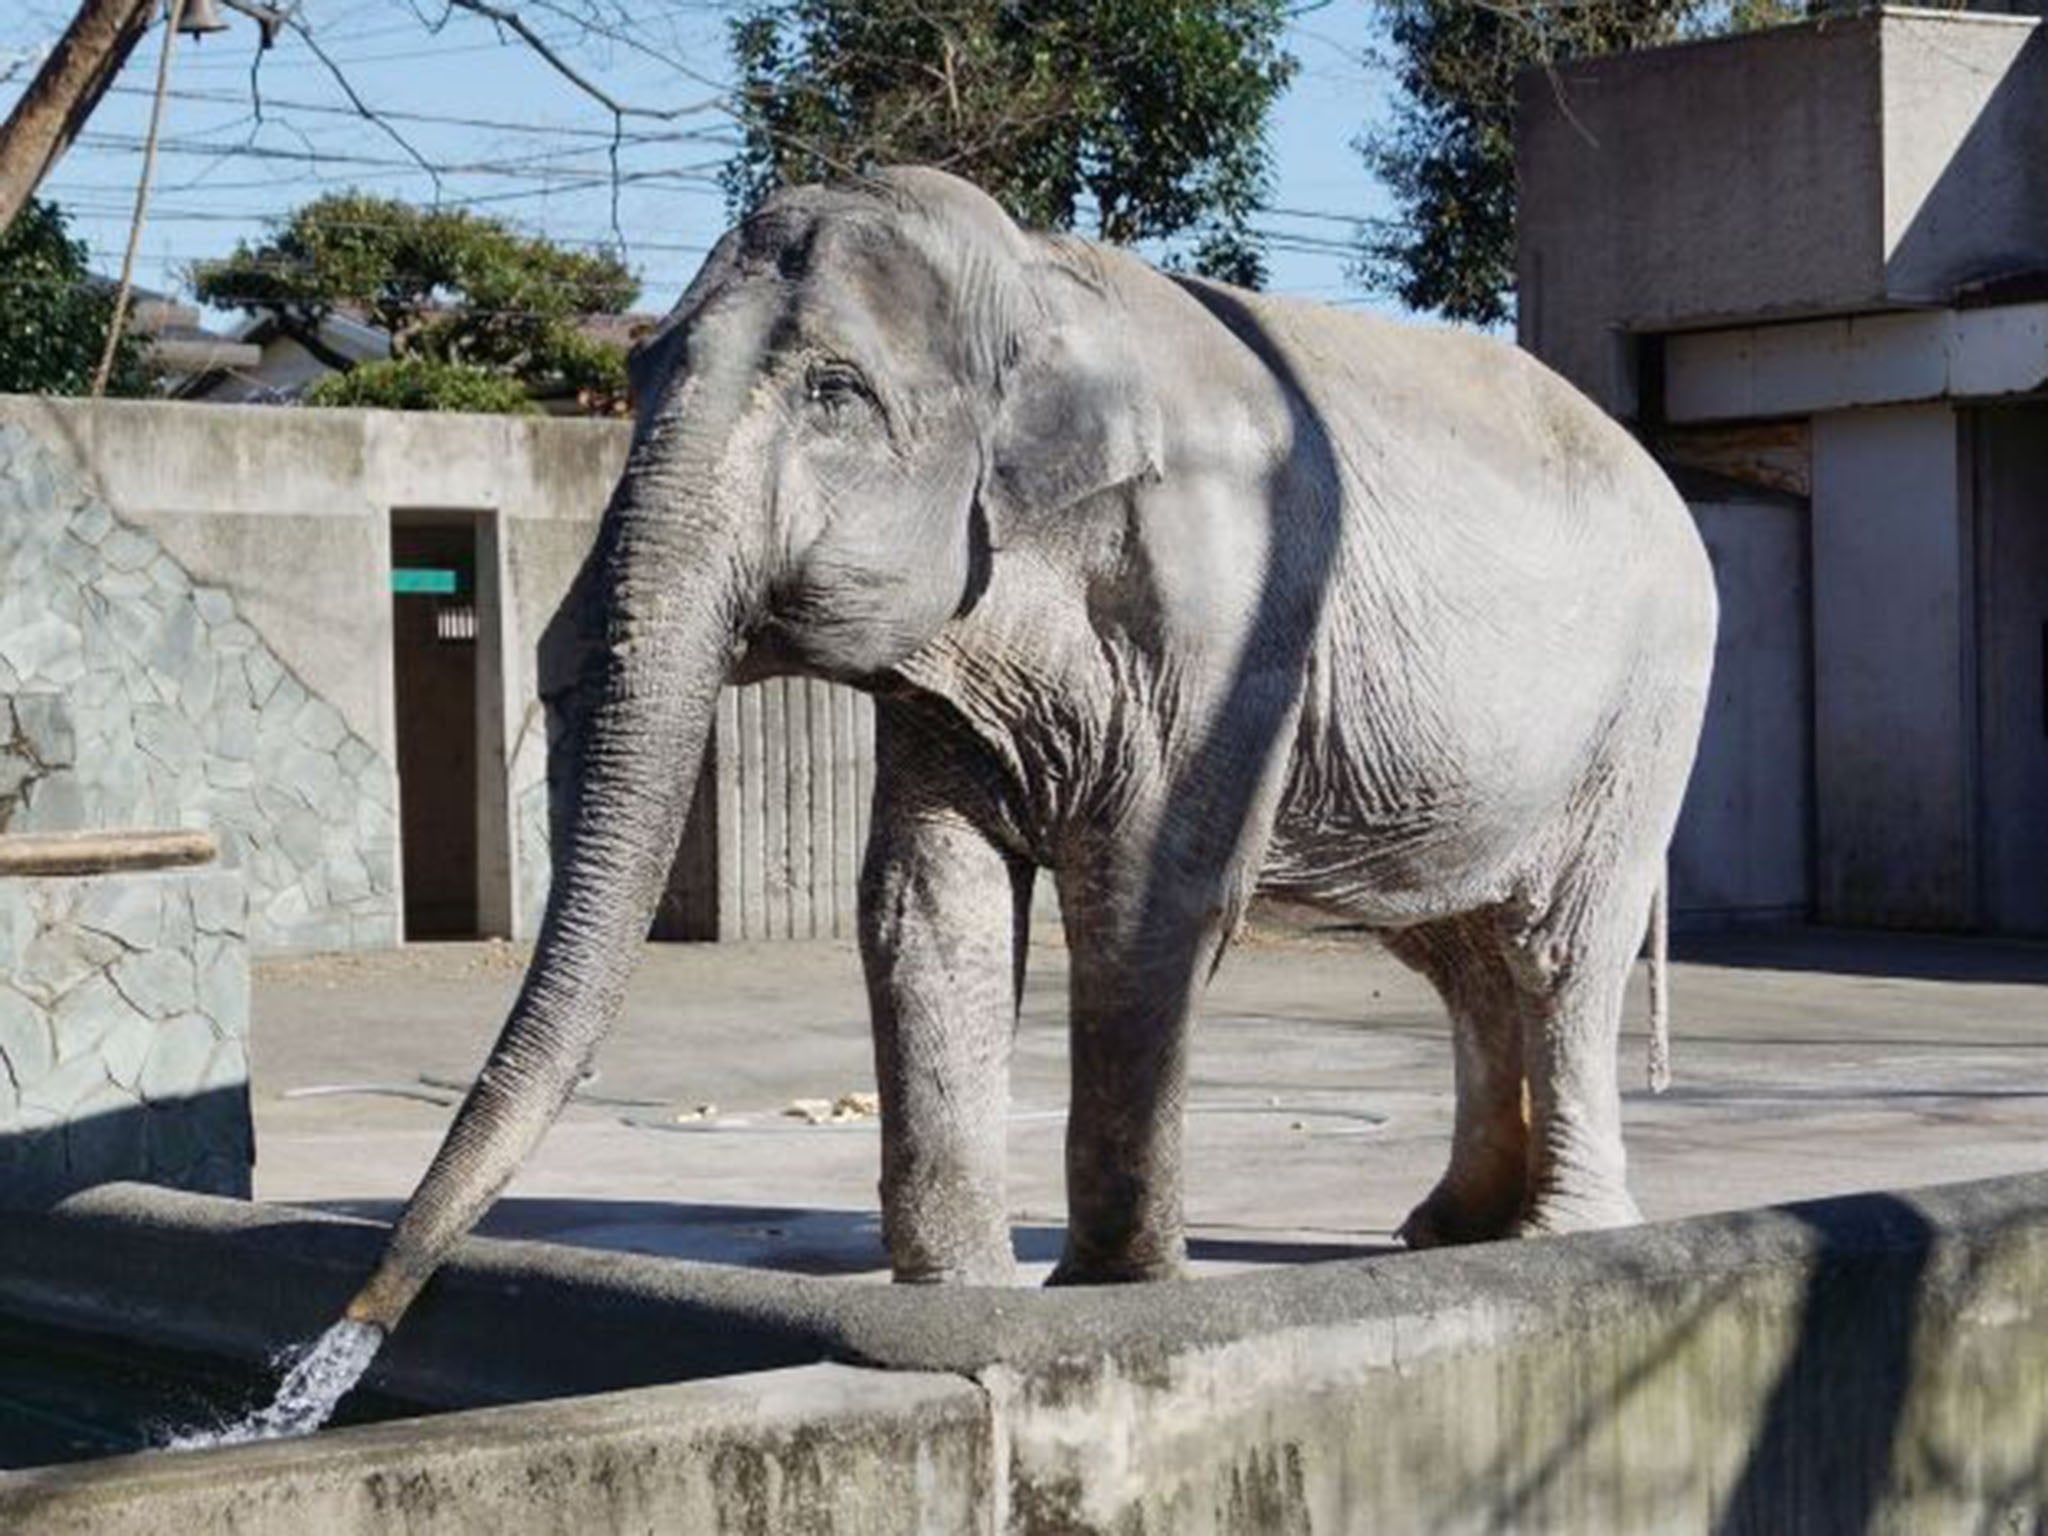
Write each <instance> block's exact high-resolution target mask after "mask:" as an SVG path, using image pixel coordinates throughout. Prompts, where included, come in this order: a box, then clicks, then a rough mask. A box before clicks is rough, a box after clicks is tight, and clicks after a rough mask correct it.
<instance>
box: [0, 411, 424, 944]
mask: <svg viewBox="0 0 2048 1536" xmlns="http://www.w3.org/2000/svg"><path fill="white" fill-rule="evenodd" d="M13 403H14V402H11V401H7V400H4V399H0V413H4V412H5V410H6V408H7V407H8V406H10V405H12V404H13ZM64 442H65V438H64V437H63V436H62V435H61V434H58V433H51V432H48V431H46V430H45V431H39V430H36V429H35V428H33V427H30V426H28V425H25V424H23V423H22V422H20V421H9V420H7V419H6V416H5V414H0V570H4V572H5V576H4V579H5V583H6V585H5V589H4V592H0V695H4V696H6V697H7V699H8V700H9V705H8V707H9V710H10V712H11V716H12V723H13V727H14V729H13V733H12V736H11V738H10V741H9V742H8V743H7V744H6V745H5V746H0V780H4V784H5V787H6V789H7V796H6V798H5V799H4V800H0V811H4V812H5V820H4V822H0V830H12V831H16V832H26V831H42V832H61V831H73V830H79V829H84V828H94V827H151V826H167V827H179V826H185V827H206V828H210V829H212V830H213V831H214V832H215V833H216V834H217V835H218V836H219V839H220V842H221V846H222V847H223V849H224V850H225V853H226V858H227V862H228V863H229V865H230V866H231V867H234V868H237V869H239V870H241V871H242V873H243V874H244V876H245V877H246V879H247V882H248V890H249V897H250V909H251V910H250V918H249V926H250V933H251V937H252V938H253V940H254V941H255V943H256V944H257V946H258V947H259V948H262V949H266V950H294V949H347V948H351V947H358V946H363V945H384V944H389V943H391V942H393V941H394V939H395V938H396V936H397V904H396V869H395V864H394V856H395V852H396V838H395V835H394V828H393V821H392V806H393V804H394V792H395V786H394V783H393V779H392V773H391V767H390V763H389V760H388V758H386V757H385V756H384V755H383V754H382V753H380V752H379V751H378V749H377V748H376V747H375V746H373V745H372V742H371V739H367V738H366V734H365V731H364V730H360V729H358V728H356V726H355V724H354V723H353V722H351V720H350V719H348V718H347V717H346V716H345V715H344V714H343V712H342V710H341V709H339V708H337V706H336V705H335V703H334V702H333V701H332V700H331V699H330V698H329V697H327V696H325V695H323V694H321V693H320V692H318V691H317V690H316V689H315V688H314V687H311V686H309V685H308V684H307V682H306V681H305V677H306V672H305V671H302V670H301V669H300V667H299V666H298V665H295V664H294V662H293V661H292V660H290V659H287V657H286V656H284V655H281V654H280V653H279V651H278V649H277V648H275V647H274V646H273V645H272V644H271V643H270V642H269V640H268V638H267V636H266V635H265V634H264V633H263V632H262V631H260V630H259V629H258V628H257V626H256V625H255V624H253V623H252V622H251V621H250V615H251V614H252V613H260V612H265V611H267V610H268V609H270V608H273V607H275V608H279V609H281V610H284V611H290V610H291V605H290V602H289V594H287V593H283V592H278V591H276V590H275V588H276V586H278V585H279V584H281V583H282V581H283V580H284V577H283V576H282V575H280V574H278V572H279V567H278V566H275V565H273V564H270V563H269V562H270V561H272V560H275V559H277V558H278V554H279V552H277V551H272V550H270V549H268V547H267V546H264V545H262V544H261V542H260V541H257V543H256V545H255V546H254V549H255V550H260V551H261V554H260V556H259V555H258V554H256V553H254V552H252V553H251V554H250V555H249V557H248V565H249V569H250V570H251V572H252V573H253V575H254V579H253V580H251V581H248V582H243V581H241V580H239V579H238V578H237V577H236V575H235V572H236V570H237V568H238V567H237V563H236V561H235V559H234V558H233V557H231V556H223V555H222V554H221V553H220V552H219V551H214V552H212V553H211V554H209V555H207V556H204V557H202V558H201V559H200V560H199V561H198V562H197V568H196V569H195V566H194V565H193V564H188V563H187V562H186V560H183V559H180V558H179V557H178V556H177V555H176V554H174V553H173V552H172V550H171V549H170V548H169V547H168V546H166V544H165V543H164V542H163V541H162V540H161V539H159V538H158V537H157V536H156V535H155V534H154V533H152V532H150V531H149V530H148V529H146V528H144V527H142V526H140V525H139V524H138V523H136V522H134V521H132V520H130V518H128V517H127V516H126V515H124V514H122V513H117V512H116V511H115V510H113V508H112V507H110V506H109V504H108V503H107V502H106V501H105V500H104V499H102V498H101V497H100V496H98V495H96V494H95V493H94V492H93V491H92V490H91V489H90V488H89V483H88V482H87V481H86V480H85V479H83V478H81V476H80V474H79V472H78V467H77V465H76V464H75V463H74V462H68V461H67V456H66V455H65V454H64V453H63V452H62V448H61V445H62V444H63V443H64ZM186 522H187V523H189V519H188V520H186ZM180 527H181V532H182V533H183V534H184V535H185V536H186V537H185V540H184V543H185V547H186V548H187V549H188V550H190V549H191V548H192V546H193V544H194V543H195V542H196V541H195V540H193V539H192V537H191V534H192V529H191V528H190V527H189V526H184V525H180ZM321 531H322V532H324V530H321ZM224 532H225V537H226V541H227V542H228V543H229V544H231V545H236V546H239V544H240V543H241V531H240V529H239V528H238V527H236V526H234V525H233V524H230V525H229V526H228V527H227V528H226V529H225V530H224ZM285 542H286V544H287V546H288V545H289V541H285ZM326 552H327V551H325V550H322V549H319V548H315V549H313V550H301V551H300V552H299V554H300V557H301V558H302V559H305V560H307V561H308V562H309V563H308V564H307V565H303V566H299V567H296V568H294V567H291V566H289V565H287V566H284V567H283V568H282V569H283V570H285V571H289V572H290V573H291V575H290V581H291V582H292V583H293V584H294V585H296V586H300V587H304V588H307V589H308V593H307V603H306V611H305V612H297V613H293V616H292V618H291V619H290V620H289V621H285V620H282V619H278V618H271V619H269V620H267V621H266V622H267V623H268V624H269V626H270V627H271V628H273V629H282V630H284V631H285V633H286V634H287V636H289V637H292V638H295V639H300V640H301V641H302V642H306V643H302V644H301V645H300V646H299V647H298V649H299V651H300V652H301V653H303V654H305V655H308V656H311V657H312V658H313V665H312V666H311V667H310V668H309V670H310V671H312V672H313V674H314V675H316V676H321V675H324V674H332V676H333V681H334V684H335V686H336V688H337V689H338V690H339V691H340V693H341V695H342V697H343V698H344V699H345V700H347V699H353V698H355V696H356V695H358V694H359V693H360V688H359V687H358V684H359V682H360V676H359V674H361V673H363V672H365V671H367V670H368V669H365V668H361V667H360V666H358V667H357V668H355V669H354V672H355V674H358V675H349V669H346V668H342V667H339V666H338V665H336V664H335V659H334V658H332V657H329V656H328V655H327V651H328V650H336V651H341V652H346V650H347V648H348V644H349V641H350V640H351V639H354V638H357V637H356V636H355V635H354V634H352V630H353V629H354V626H352V625H350V624H349V623H348V622H347V620H346V616H345V615H342V616H341V617H340V619H339V622H338V633H337V634H336V636H335V639H334V641H332V642H328V643H327V644H325V645H316V644H313V643H310V642H311V641H312V640H313V639H316V638H317V637H319V636H321V635H322V633H323V631H321V630H320V629H319V627H318V626H319V625H320V623H321V620H322V619H323V617H327V616H331V610H332V608H333V607H334V598H333V591H334V589H335V587H336V586H337V585H344V584H337V583H333V582H330V581H327V580H324V579H322V578H323V573H324V572H325V571H326V570H327V569H328V567H326V566H325V565H324V564H323V562H322V560H321V556H322V555H323V554H325V553H326ZM284 553H285V554H287V555H288V554H289V553H290V550H289V548H288V547H287V549H286V550H285V551H284ZM222 581H227V582H230V583H232V585H221V584H219V583H220V582H222ZM251 594H253V595H251ZM323 595H324V597H325V601H324V602H323ZM323 608H325V609H328V610H330V613H329V614H323ZM359 713H360V711H359Z"/></svg>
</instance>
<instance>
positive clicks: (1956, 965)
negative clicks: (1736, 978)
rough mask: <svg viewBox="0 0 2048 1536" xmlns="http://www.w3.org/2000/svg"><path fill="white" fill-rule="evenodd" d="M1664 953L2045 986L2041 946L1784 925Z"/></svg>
mask: <svg viewBox="0 0 2048 1536" xmlns="http://www.w3.org/2000/svg"><path fill="white" fill-rule="evenodd" d="M1671 942H1672V953H1673V955H1674V956H1675V957H1676V958H1677V959H1679V960H1683V961H1688V962H1690V963H1692V964H1695V965H1717V966H1726V967H1729V968H1731V969H1736V970H1760V971H1813V972H1821V973H1825V974H1828V975H1835V976H1882V977H1889V978H1892V979H1894V980H1900V981H1963V982H1971V981H1974V982H2003V983H2007V984H2010V985H2017V986H2036V987H2038V986H2048V942H2044V941H2030V940H2026V939H1988V938H1980V937H1962V936H1959V935H1952V934H1936V933H1880V932H1876V931H1873V930H1868V929H1865V930H1859V931H1853V932H1852V931H1850V930H1847V929H1832V928H1784V929H1777V928H1773V929H1760V930H1756V931H1743V932H1729V933H1691V934H1677V935H1674V936H1673V938H1672V941H1671Z"/></svg>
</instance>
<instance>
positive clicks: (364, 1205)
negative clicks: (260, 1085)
mask: <svg viewBox="0 0 2048 1536" xmlns="http://www.w3.org/2000/svg"><path fill="white" fill-rule="evenodd" d="M307 1208H308V1209H311V1210H318V1211H326V1212H329V1213H330V1214H333V1215H336V1216H354V1217H358V1218H360V1219H362V1220H365V1221H378V1222H384V1223H387V1224H388V1223H390V1222H392V1221H395V1220H397V1218H398V1213H399V1212H400V1211H401V1210H403V1209H404V1202H403V1201H399V1200H323V1201H316V1202H308V1203H307ZM477 1232H478V1233H479V1235H481V1236H484V1237H497V1238H509V1239H514V1240H523V1241H532V1242H545V1243H563V1244H567V1245H569V1246H571V1247H576V1248H597V1249H604V1250H608V1251H611V1252H617V1253H645V1254H653V1255H657V1256H659V1257H662V1258H670V1259H685V1260H688V1261H690V1262H692V1263H698V1264H732V1265H739V1266H743V1267H745V1268H748V1269H766V1270H775V1271H780V1272H783V1273H787V1274H802V1275H863V1274H873V1275H879V1274H880V1273H881V1272H884V1271H886V1270H887V1269H888V1267H889V1258H888V1255H887V1253H885V1252H884V1251H883V1248H882V1218H881V1216H880V1214H879V1213H877V1212H875V1211H848V1210H831V1209H821V1208H818V1207H811V1206H777V1205H704V1204H685V1203H680V1202H670V1201H663V1200H585V1199H550V1198H544V1197H537V1196H536V1197H515V1198H510V1199H504V1200H500V1201H499V1202H498V1203H497V1204H496V1205H495V1206H493V1207H492V1208H491V1211H490V1213H489V1214H488V1215H487V1216H485V1217H484V1219H483V1220H482V1221H481V1222H480V1223H478V1225H477ZM1065 1237H1066V1233H1065V1232H1064V1231H1063V1230H1062V1229H1061V1228H1059V1227H1050V1226H1026V1225H1019V1226H1017V1227H1015V1228H1013V1229H1012V1237H1011V1240H1012V1243H1013V1245H1014V1246H1015V1248H1016V1252H1017V1259H1018V1262H1019V1263H1021V1264H1023V1265H1025V1266H1026V1267H1027V1268H1029V1267H1032V1266H1041V1265H1049V1264H1053V1263H1055V1262H1057V1261H1058V1259H1059V1256H1060V1247H1061V1244H1062V1242H1063V1241H1064V1239H1065ZM1400 1251H1402V1250H1401V1249H1399V1248H1398V1247H1394V1246H1390V1245H1387V1244H1383V1243H1382V1244H1375V1243H1362V1242H1360V1243H1353V1242H1341V1241H1330V1240H1310V1239H1295V1238H1291V1237H1283V1236H1263V1235H1260V1234H1257V1233H1247V1234H1246V1235H1244V1236H1242V1237H1235V1236H1233V1237H1218V1236H1193V1237H1190V1238H1189V1239H1188V1257H1189V1258H1190V1259H1192V1260H1193V1261H1195V1262H1196V1263H1197V1264H1227V1265H1276V1266H1286V1265H1295V1264H1317V1263H1322V1262H1324V1261H1326V1260H1330V1259H1367V1258H1372V1257H1374V1256H1375V1255H1378V1254H1383V1253H1398V1252H1400Z"/></svg>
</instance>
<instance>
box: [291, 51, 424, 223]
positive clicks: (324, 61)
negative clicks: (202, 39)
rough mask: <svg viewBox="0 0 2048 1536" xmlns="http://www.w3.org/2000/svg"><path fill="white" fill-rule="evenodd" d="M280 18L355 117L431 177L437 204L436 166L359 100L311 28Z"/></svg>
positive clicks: (346, 78)
mask: <svg viewBox="0 0 2048 1536" xmlns="http://www.w3.org/2000/svg"><path fill="white" fill-rule="evenodd" d="M284 20H285V22H286V24H287V25H289V26H290V27H291V29H292V30H293V31H294V32H296V33H298V34H299V36H300V37H302V38H304V39H305V40H306V46H307V47H308V48H310V49H312V50H313V57H314V58H316V59H318V60H319V61H320V63H321V65H322V66H323V67H324V68H325V69H326V71H327V73H328V74H329V75H331V76H333V77H334V83H335V84H336V85H338V86H340V87H341V93H342V94H343V95H344V96H346V97H348V99H349V104H350V105H351V106H353V107H354V108H355V109H356V114H357V116H359V117H361V118H362V119H363V120H364V121H365V122H367V123H369V124H370V125H371V126H372V127H374V128H375V129H376V130H377V131H378V132H379V133H381V134H383V135H384V137H386V138H387V139H389V140H391V142H392V143H394V144H396V145H397V146H398V147H399V148H400V149H402V150H404V151H405V152H406V154H407V155H408V156H410V157H411V159H412V161H413V163H414V164H415V165H417V166H418V167H419V168H420V169H421V170H423V171H425V172H426V173H427V175H428V176H429V177H430V178H431V179H432V180H433V183H434V201H435V202H436V203H439V202H440V201H441V172H440V170H439V168H438V167H436V166H435V165H434V163H433V162H432V161H431V160H429V159H428V158H427V157H426V156H425V155H423V154H421V153H420V152H419V151H418V150H417V149H415V148H414V147H413V143H412V140H410V139H408V138H407V137H406V136H405V135H404V134H402V133H400V132H399V131H398V130H397V129H396V128H394V127H392V126H391V125H390V124H389V123H388V122H386V121H385V120H384V119H383V117H381V116H380V115H379V114H378V113H377V112H376V111H374V110H373V109H372V108H371V107H370V106H369V104H368V103H367V102H365V101H364V100H363V98H362V97H361V96H359V95H357V94H356V88H355V86H354V85H353V84H352V83H351V82H350V80H349V78H348V76H347V74H345V73H344V72H343V70H342V68H341V66H340V65H339V64H337V63H335V62H334V60H333V59H332V58H331V57H329V55H328V52H327V50H326V49H325V48H322V47H321V46H320V40H319V39H318V38H317V37H315V36H314V35H313V29H312V28H311V27H309V26H307V25H306V24H305V23H304V22H303V21H301V20H299V19H298V18H297V17H296V16H287V17H285V18H284ZM259 57H260V55H259ZM252 78H253V77H252Z"/></svg>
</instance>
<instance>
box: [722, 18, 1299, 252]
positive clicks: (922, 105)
mask: <svg viewBox="0 0 2048 1536" xmlns="http://www.w3.org/2000/svg"><path fill="white" fill-rule="evenodd" d="M1286 19H1287V5H1286V0H1093V3H1087V0H1082V3H1076V0H756V3H755V4H754V5H753V7H752V8H751V9H750V10H748V11H746V12H744V13H743V14H742V15H741V16H740V17H739V18H738V19H737V20H736V21H735V22H734V24H733V29H732V47H733V58H734V62H735V64H736V65H737V69H738V75H739V81H740V85H739V90H738V92H737V107H738V112H739V116H740V121H741V127H742V131H743V134H744V140H743V144H742V147H741V149H740V150H739V151H738V153H737V154H736V155H735V156H734V157H733V159H732V160H731V161H730V162H729V163H728V164H727V166H726V168H725V172H724V178H723V179H724V181H725V186H726V193H727V199H728V201H729V203H730V204H731V207H732V210H733V212H734V213H735V214H744V213H746V212H748V211H750V210H751V209H753V208H754V207H755V206H757V205H758V204H759V203H760V202H761V200H762V199H763V198H764V197H766V196H767V195H768V193H769V192H771V191H773V190H774V189H775V188H776V187H777V186H779V185H783V184H785V183H795V182H804V181H817V180H823V179H826V178H828V177H831V176H835V175H840V176H843V175H846V174H848V173H853V172H859V171H861V170H864V169H867V168H870V167H873V166H877V165H883V164H890V163H905V162H918V163H922V164H926V165H934V166H938V167H941V168H943V169H945V170H950V171H954V172H956V173H958V174H960V175H962V176H965V177H967V178H968V179H969V180H971V181H974V182H977V183H978V184H980V185H981V186H982V187H983V188H984V189H986V190H987V191H988V192H989V193H990V194H991V195H993V196H994V197H995V198H996V200H997V201H998V202H1000V203H1002V204H1003V206H1004V207H1005V208H1007V209H1008V210H1009V211H1010V213H1011V214H1012V215H1014V216H1015V217H1016V218H1018V219H1019V220H1020V221H1022V222H1024V223H1026V224H1028V225H1034V226H1038V227H1045V228H1054V229H1070V228H1073V227H1075V225H1076V224H1077V223H1078V222H1080V221H1082V220H1083V219H1084V218H1086V219H1087V220H1088V221H1089V222H1091V223H1092V225H1093V229H1094V232H1095V233H1096V234H1097V235H1098V236H1099V237H1100V238H1102V239H1105V240H1110V241H1114V242H1117V243H1120V244H1128V243H1131V242H1135V241H1144V240H1155V241H1161V242H1168V243H1170V244H1175V245H1185V246H1189V247H1191V248H1190V249H1187V250H1186V251H1185V255H1186V256H1187V257H1188V259H1190V260H1191V262H1192V264H1193V266H1194V267H1195V268H1196V269H1197V270H1198V271H1201V272H1204V273H1207V274H1209V275H1211V276H1216V277H1222V278H1225V279H1228V280H1231V281H1235V282H1240V283H1247V284H1254V285H1255V284H1257V283H1258V282H1259V281H1260V279H1261V278H1262V277H1263V275H1264V272H1263V262H1262V260H1261V257H1260V252H1259V244H1258V239H1257V237H1256V235H1255V234H1254V233H1253V231H1252V228H1251V218H1252V215H1253V214H1254V212H1255V211H1256V210H1257V208H1258V206H1259V203H1260V201H1261V198H1262V195H1263V193H1264V191H1265V186H1266V180H1267V155H1266V145H1265V129H1266V117H1267V113H1268V111H1269V109H1270V108H1271V106H1272V104H1273V102H1274V100H1275V98H1276V97H1277V96H1278V95H1279V93H1280V92H1281V90H1282V89H1283V88H1284V87H1285V86H1286V84H1287V81H1288V80H1289V79H1290V78H1291V76H1292V74H1293V71H1294V61H1293V60H1292V59H1291V58H1289V57H1288V56H1287V54H1286V53H1285V52H1284V51H1283V50H1282V47H1281V35H1282V32H1283V30H1284V28H1285V26H1286ZM1175 254H1176V255H1179V254H1181V253H1180V252H1178V251H1176V253H1175Z"/></svg>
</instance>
